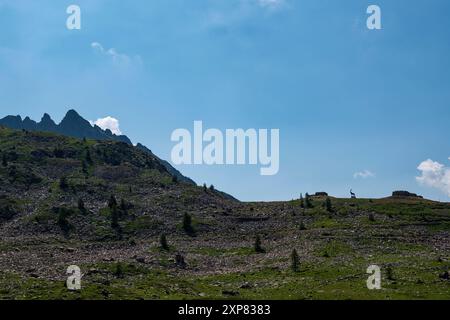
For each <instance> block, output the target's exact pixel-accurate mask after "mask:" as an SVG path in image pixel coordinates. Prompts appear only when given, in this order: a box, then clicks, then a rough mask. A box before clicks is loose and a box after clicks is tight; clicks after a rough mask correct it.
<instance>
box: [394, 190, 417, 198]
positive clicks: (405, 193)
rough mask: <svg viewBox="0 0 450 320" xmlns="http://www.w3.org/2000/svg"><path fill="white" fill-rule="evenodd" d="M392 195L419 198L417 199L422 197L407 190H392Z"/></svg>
mask: <svg viewBox="0 0 450 320" xmlns="http://www.w3.org/2000/svg"><path fill="white" fill-rule="evenodd" d="M392 197H394V198H419V199H423V197H422V196H419V195H417V194H415V193H411V192H408V191H394V192H392Z"/></svg>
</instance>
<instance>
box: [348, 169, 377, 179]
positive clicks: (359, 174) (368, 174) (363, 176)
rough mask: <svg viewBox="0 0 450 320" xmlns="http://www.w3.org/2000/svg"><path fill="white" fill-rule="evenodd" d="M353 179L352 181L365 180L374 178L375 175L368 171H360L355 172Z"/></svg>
mask: <svg viewBox="0 0 450 320" xmlns="http://www.w3.org/2000/svg"><path fill="white" fill-rule="evenodd" d="M353 178H354V179H358V178H361V179H367V178H375V173H373V172H371V171H369V170H364V171H360V172H355V173H354V174H353Z"/></svg>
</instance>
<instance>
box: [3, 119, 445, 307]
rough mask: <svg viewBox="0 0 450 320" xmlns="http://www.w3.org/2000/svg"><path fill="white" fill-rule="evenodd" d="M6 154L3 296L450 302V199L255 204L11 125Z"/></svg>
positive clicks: (150, 161) (124, 149) (121, 155)
mask: <svg viewBox="0 0 450 320" xmlns="http://www.w3.org/2000/svg"><path fill="white" fill-rule="evenodd" d="M0 157H1V160H2V161H1V162H2V163H1V164H0V183H1V186H2V187H1V189H0V266H1V270H0V299H180V298H183V299H224V298H242V299H450V280H449V279H448V276H449V274H448V271H449V269H450V237H449V232H450V204H449V203H438V202H432V201H428V200H425V199H420V198H417V197H408V196H405V197H402V196H399V197H393V198H385V199H336V198H329V203H328V205H327V197H326V196H319V197H310V198H309V200H310V201H306V199H303V200H300V199H297V200H293V201H290V202H272V203H242V202H239V201H236V200H233V199H231V198H229V197H227V196H225V195H223V194H222V193H221V192H218V191H216V190H214V188H209V187H208V188H206V187H196V186H192V185H190V184H187V183H183V182H179V181H177V179H176V178H173V177H172V176H171V174H170V173H168V172H167V171H166V169H165V168H164V167H163V166H161V163H160V161H159V159H157V158H154V157H152V156H151V155H149V154H146V153H145V152H143V151H140V150H137V149H136V148H133V147H132V146H129V145H126V144H123V143H118V142H97V141H93V140H77V139H72V138H66V137H62V136H56V135H51V134H44V133H30V132H26V131H13V130H9V129H4V128H0ZM308 202H310V203H308ZM186 217H188V218H186ZM189 218H190V219H191V223H188V222H187V220H189ZM163 234H164V235H165V236H166V238H167V242H168V246H167V247H166V248H162V246H161V241H160V238H161V235H163ZM257 237H259V238H260V240H261V247H262V248H261V250H257V249H258V248H255V240H256V238H257ZM294 249H295V250H296V252H297V253H298V263H299V267H298V270H296V271H294V270H293V269H292V258H291V255H292V252H293V250H294ZM372 264H375V265H378V266H380V268H381V270H382V289H381V290H373V291H371V290H368V289H367V287H366V280H367V278H368V276H369V275H368V274H366V270H367V267H368V266H369V265H372ZM70 265H77V266H79V267H80V268H81V271H82V273H83V278H82V290H81V291H76V292H72V291H68V290H67V288H66V287H65V280H66V279H67V275H66V270H67V267H68V266H70Z"/></svg>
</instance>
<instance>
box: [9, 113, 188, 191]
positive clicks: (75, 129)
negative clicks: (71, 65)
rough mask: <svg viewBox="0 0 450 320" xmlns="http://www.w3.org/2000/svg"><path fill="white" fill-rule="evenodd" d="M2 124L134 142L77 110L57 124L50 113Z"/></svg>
mask: <svg viewBox="0 0 450 320" xmlns="http://www.w3.org/2000/svg"><path fill="white" fill-rule="evenodd" d="M0 126H4V127H7V128H11V129H16V130H28V131H43V132H52V133H57V134H61V135H65V136H69V137H74V138H79V139H83V138H86V139H93V140H110V141H119V142H124V143H126V144H129V145H131V144H132V143H131V140H130V139H129V138H128V137H127V136H125V135H116V134H114V133H112V132H111V130H109V129H106V130H103V129H102V128H100V127H99V126H97V125H94V126H92V125H91V124H90V123H89V121H87V120H86V119H84V118H83V117H81V116H80V115H79V114H78V113H77V112H76V111H75V110H69V111H68V112H67V114H66V115H65V117H64V119H63V120H62V121H61V122H60V123H59V124H56V123H55V122H54V121H53V120H52V118H51V117H50V115H48V114H47V113H45V114H44V116H43V117H42V119H41V121H40V122H36V121H34V120H32V119H30V118H29V117H26V118H25V119H23V120H22V117H21V116H7V117H5V118H3V119H0ZM137 147H138V148H139V149H141V150H143V151H145V152H147V153H150V154H151V155H153V156H155V155H154V154H153V153H152V151H151V150H150V149H148V148H147V147H145V146H143V145H142V144H138V145H137ZM155 157H156V156H155ZM157 158H158V157H157ZM158 159H159V158H158ZM159 160H160V161H161V164H162V165H163V166H164V167H165V168H166V169H167V171H168V172H169V173H170V174H171V175H172V176H175V177H176V178H177V179H178V180H179V181H182V182H186V183H189V184H194V185H195V184H196V183H195V182H194V181H193V180H192V179H190V178H188V177H185V176H183V175H182V174H181V173H180V172H179V171H178V170H177V169H175V168H174V167H173V166H172V165H171V164H170V163H169V162H167V161H165V160H162V159H159Z"/></svg>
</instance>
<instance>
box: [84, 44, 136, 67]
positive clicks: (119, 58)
mask: <svg viewBox="0 0 450 320" xmlns="http://www.w3.org/2000/svg"><path fill="white" fill-rule="evenodd" d="M91 47H92V49H93V50H94V51H95V52H96V53H97V54H100V55H103V56H106V57H109V58H110V59H111V60H112V62H113V63H114V64H116V65H120V66H130V65H132V64H136V63H138V64H142V59H141V57H140V56H133V57H130V56H129V55H127V54H124V53H119V52H118V51H117V50H116V49H114V48H110V49H105V47H103V45H102V44H101V43H99V42H92V43H91Z"/></svg>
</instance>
